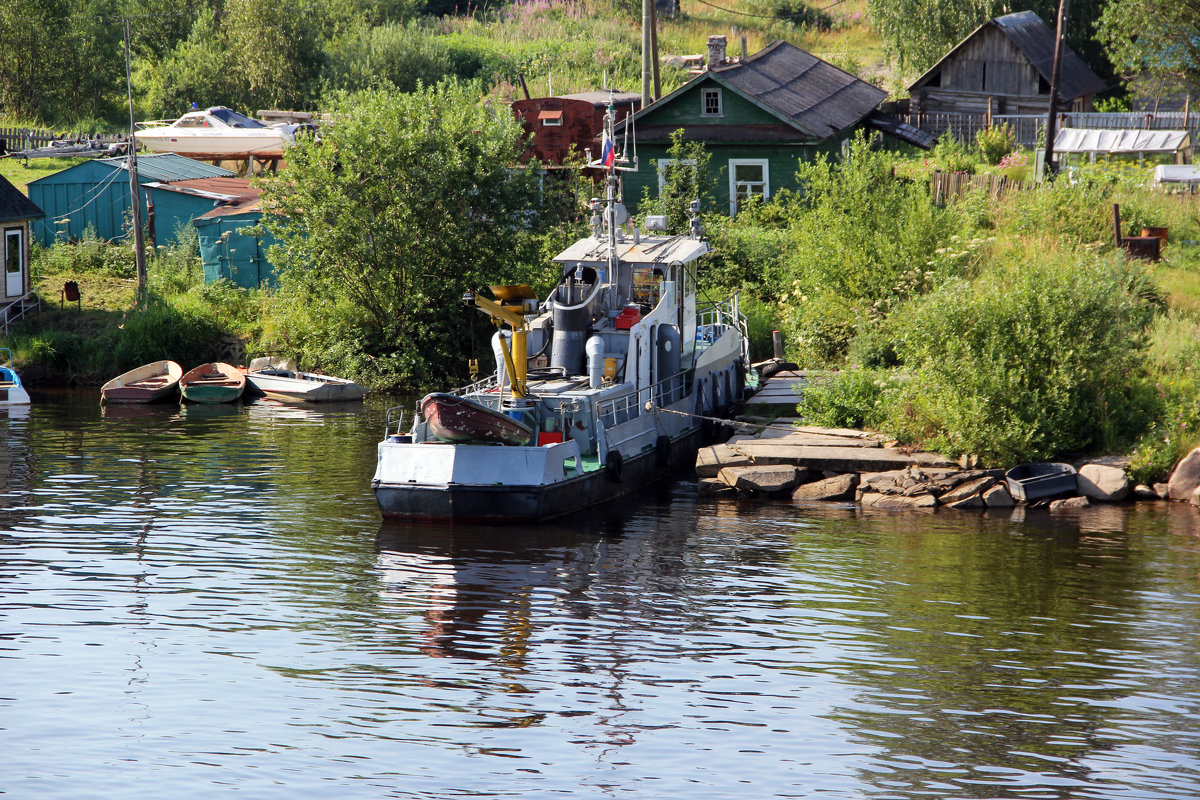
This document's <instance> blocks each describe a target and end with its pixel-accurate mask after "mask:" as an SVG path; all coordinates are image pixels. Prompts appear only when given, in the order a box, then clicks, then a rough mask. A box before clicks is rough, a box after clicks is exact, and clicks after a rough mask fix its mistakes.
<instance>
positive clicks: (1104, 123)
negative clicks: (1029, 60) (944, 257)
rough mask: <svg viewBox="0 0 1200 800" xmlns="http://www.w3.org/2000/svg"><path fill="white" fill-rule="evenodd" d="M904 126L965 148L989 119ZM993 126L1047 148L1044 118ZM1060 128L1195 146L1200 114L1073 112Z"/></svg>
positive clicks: (1017, 118) (924, 117) (996, 120)
mask: <svg viewBox="0 0 1200 800" xmlns="http://www.w3.org/2000/svg"><path fill="white" fill-rule="evenodd" d="M901 119H903V120H904V121H905V122H907V123H908V124H909V125H912V126H913V127H915V128H919V129H920V130H923V131H926V132H927V133H932V134H933V135H934V136H941V135H942V134H944V133H945V132H946V131H949V132H950V135H951V136H953V137H954V138H955V140H957V141H959V142H962V143H963V144H968V145H969V144H972V143H974V141H975V134H977V133H978V132H979V131H981V130H983V129H984V128H986V127H987V125H988V121H989V118H988V117H987V116H986V115H984V114H904V115H902V116H901ZM990 120H991V123H992V124H993V125H1000V124H1008V125H1009V126H1011V127H1012V130H1013V134H1014V135H1015V136H1016V139H1017V144H1018V145H1020V146H1021V147H1027V148H1040V147H1045V146H1046V115H1045V114H993V115H992V116H991V118H990ZM1058 127H1059V129H1060V130H1061V129H1062V128H1100V129H1104V130H1130V129H1138V130H1173V131H1179V130H1187V131H1189V132H1190V133H1191V135H1192V136H1191V138H1192V141H1193V142H1195V141H1196V140H1197V137H1198V136H1200V114H1192V113H1184V112H1182V111H1165V112H1160V113H1157V114H1150V113H1144V112H1138V111H1132V112H1120V113H1103V114H1102V113H1100V112H1094V111H1089V112H1081V111H1073V112H1070V113H1064V114H1059V115H1058Z"/></svg>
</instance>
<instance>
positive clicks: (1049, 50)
mask: <svg viewBox="0 0 1200 800" xmlns="http://www.w3.org/2000/svg"><path fill="white" fill-rule="evenodd" d="M989 25H991V26H995V27H996V28H998V29H999V30H1000V32H1001V33H1003V34H1004V35H1005V36H1006V37H1008V40H1009V41H1010V42H1012V43H1013V45H1015V46H1016V48H1017V49H1018V50H1020V51H1021V52H1022V53H1024V54H1025V57H1026V58H1028V59H1029V62H1030V63H1031V64H1033V66H1034V67H1035V68H1036V69H1037V71H1038V72H1039V73H1041V76H1042V77H1043V78H1044V79H1045V80H1046V83H1049V82H1050V78H1051V77H1052V76H1053V74H1054V31H1053V30H1051V29H1050V28H1049V27H1048V26H1047V25H1046V23H1044V22H1042V18H1041V17H1039V16H1038V15H1037V14H1035V13H1033V12H1032V11H1019V12H1017V13H1016V14H1005V15H1004V16H1003V17H996V18H995V19H990V20H988V21H987V22H985V23H983V24H982V25H980V26H979V27H978V28H976V29H975V30H974V31H972V32H971V35H970V36H968V37H967V38H966V39H963V40H962V41H961V42H959V43H958V44H957V45H955V46H954V48H953V49H952V50H950V52H949V53H947V54H946V55H945V56H943V57H942V60H941V61H939V62H937V63H936V64H934V65H933V66H932V67H930V68H929V69H928V70H927V71H926V72H925V74H924V75H922V76H921V77H919V78H917V79H916V80H915V81H913V83H912V85H911V86H909V87H908V88H909V89H910V90H912V89H915V88H917V87H919V86H921V85H922V84H924V83H925V81H926V80H928V79H929V78H930V77H932V76H933V75H934V73H936V72H937V71H938V70H939V69H940V68H941V66H942V64H943V63H945V61H946V60H947V59H948V58H950V56H952V55H954V52H955V51H956V50H958V48H960V47H962V46H963V44H965V43H966V42H967V41H969V40H970V39H971V38H972V37H974V36H975V35H976V34H977V33H979V31H981V30H983V29H984V28H986V27H988V26H989ZM1058 83H1059V86H1058V96H1059V98H1061V99H1062V100H1074V99H1075V98H1076V97H1082V96H1083V95H1086V94H1096V93H1097V92H1102V91H1104V90H1105V89H1107V88H1108V84H1106V83H1105V82H1104V81H1103V80H1102V79H1101V78H1100V76H1099V75H1097V74H1096V73H1095V72H1093V71H1092V68H1091V67H1089V66H1088V65H1087V64H1085V63H1084V62H1083V59H1082V58H1080V57H1079V56H1077V55H1075V52H1074V51H1073V50H1072V49H1071V48H1070V47H1067V45H1066V43H1065V42H1064V43H1063V51H1062V69H1061V70H1060V71H1059V76H1058Z"/></svg>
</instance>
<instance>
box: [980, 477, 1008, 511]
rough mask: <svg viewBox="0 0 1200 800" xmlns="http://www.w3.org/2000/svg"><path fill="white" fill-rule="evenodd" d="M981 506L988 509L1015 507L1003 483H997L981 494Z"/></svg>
mask: <svg viewBox="0 0 1200 800" xmlns="http://www.w3.org/2000/svg"><path fill="white" fill-rule="evenodd" d="M983 504H984V505H985V506H987V507H988V508H1012V507H1013V506H1014V505H1015V503H1014V502H1013V499H1012V495H1011V494H1009V493H1008V487H1006V486H1005V485H1004V484H1003V483H997V484H996V485H995V486H993V487H991V488H990V489H988V490H986V491H985V492H984V493H983Z"/></svg>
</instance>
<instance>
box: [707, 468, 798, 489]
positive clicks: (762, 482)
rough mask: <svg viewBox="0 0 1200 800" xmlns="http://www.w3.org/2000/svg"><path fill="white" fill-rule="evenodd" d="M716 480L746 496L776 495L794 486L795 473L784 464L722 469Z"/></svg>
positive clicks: (794, 470) (793, 469) (794, 469)
mask: <svg viewBox="0 0 1200 800" xmlns="http://www.w3.org/2000/svg"><path fill="white" fill-rule="evenodd" d="M717 478H718V480H720V481H721V482H722V483H724V484H726V485H727V486H732V487H733V488H735V489H737V490H738V491H739V492H745V493H746V494H752V495H754V494H778V493H780V492H786V491H788V490H789V489H791V488H792V487H794V486H795V485H796V479H797V471H796V468H795V467H793V466H789V465H786V464H783V465H773V466H766V467H760V466H749V467H724V468H722V469H721V471H720V472H719V473H718V474H717Z"/></svg>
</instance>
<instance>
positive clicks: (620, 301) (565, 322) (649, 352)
mask: <svg viewBox="0 0 1200 800" xmlns="http://www.w3.org/2000/svg"><path fill="white" fill-rule="evenodd" d="M611 118H612V109H611V107H610V110H609V118H608V120H607V122H606V131H607V132H608V134H609V136H608V137H606V139H607V140H608V141H611V138H610V137H611V124H612V123H611ZM606 155H607V149H606ZM589 166H590V167H593V168H600V169H606V170H608V188H607V192H606V198H605V199H604V200H601V199H596V200H593V201H592V209H593V212H594V216H593V217H592V231H593V233H592V235H591V236H589V237H587V238H585V239H582V240H580V241H578V242H576V243H575V244H574V245H572V246H571V247H569V248H567V249H566V250H565V251H563V252H562V253H561V254H559V255H558V256H557V257H556V258H555V261H556V262H558V264H559V268H560V278H559V281H558V285H557V286H556V287H555V288H554V290H553V291H552V292H551V293H550V296H549V297H548V298H547V299H546V300H545V301H543V302H540V303H539V302H538V300H537V298H536V296H535V295H534V294H533V292H532V291H531V290H530V288H529V287H527V286H493V287H491V291H492V298H485V297H482V296H479V295H477V294H474V293H472V294H470V295H468V297H466V298H464V299H466V300H467V301H468V302H470V303H471V304H472V305H474V306H475V307H476V308H478V309H479V310H481V311H483V312H484V313H486V314H488V315H489V316H490V317H492V319H493V320H494V321H496V322H497V323H503V324H505V325H507V326H508V328H509V329H508V330H501V331H500V332H498V333H496V334H495V336H494V337H493V340H492V349H493V352H494V353H495V356H496V371H495V373H494V374H492V375H491V376H489V377H488V378H486V379H484V380H482V381H479V382H477V383H475V384H473V385H471V386H468V387H465V388H462V389H458V390H455V391H454V392H450V393H433V394H430V395H427V396H426V397H425V398H424V400H422V402H421V403H420V405H419V408H418V412H417V413H416V414H415V415H414V418H413V419H412V421H411V425H410V426H408V427H407V428H406V427H405V426H404V423H403V421H402V413H401V409H399V408H394V409H391V410H389V412H388V415H387V420H386V422H385V430H384V437H383V440H382V441H381V442H380V443H379V445H378V450H377V461H376V469H375V476H374V478H373V480H372V481H371V487H372V489H373V490H374V492H375V498H376V501H377V502H378V504H379V509H380V512H381V513H382V514H383V516H384V517H387V518H395V519H406V520H414V521H425V522H448V523H459V522H471V523H493V522H522V521H540V520H544V519H549V518H552V517H556V516H560V515H563V514H567V513H570V512H573V511H578V510H580V509H583V508H586V507H589V506H594V505H597V504H600V503H605V502H609V501H611V500H613V499H614V498H617V497H619V496H621V495H624V494H627V493H629V492H632V491H634V490H635V489H638V488H641V487H644V486H646V485H648V484H650V483H651V482H653V481H656V480H658V479H661V478H665V477H667V476H668V475H670V474H671V473H672V471H673V470H674V468H676V467H684V466H686V467H690V466H691V465H692V464H694V462H695V454H696V450H697V448H698V447H699V446H700V444H701V443H702V442H703V440H704V439H705V438H706V437H705V434H706V433H711V430H706V429H710V428H711V427H712V425H713V423H712V420H713V419H714V417H715V416H719V415H721V414H723V413H726V412H728V411H729V410H730V408H731V406H732V405H733V404H734V403H735V402H736V401H737V400H738V399H740V397H741V395H742V392H743V390H744V386H745V377H746V372H747V370H748V367H749V353H748V347H747V334H746V327H745V320H744V318H743V317H742V315H741V313H740V311H739V309H738V302H737V297H736V296H734V297H731V298H729V299H728V300H725V301H722V302H719V303H710V304H702V303H700V302H699V301H698V298H697V289H696V287H697V281H696V264H697V261H698V260H699V259H700V258H701V257H702V256H703V255H705V254H706V253H707V252H708V250H709V248H708V245H707V244H706V243H705V242H704V241H703V240H702V239H701V238H700V223H699V220H698V217H697V216H696V215H697V214H698V211H699V203H698V202H695V203H693V204H692V212H693V217H692V224H691V233H690V235H675V236H671V235H667V234H666V233H665V232H663V231H662V230H661V228H664V227H665V219H661V220H657V221H656V222H655V224H654V225H653V227H656V228H660V230H659V231H651V230H646V231H638V230H637V229H625V228H623V225H624V223H625V221H626V220H625V217H626V215H625V214H624V208H623V207H622V206H621V205H620V203H619V202H618V201H617V198H616V188H617V178H616V171H617V170H619V169H622V168H623V160H622V159H615V163H614V159H601V160H600V161H598V162H596V163H594V164H590V165H589ZM628 168H630V169H636V165H634V166H632V167H628ZM660 222H661V224H659V223H660ZM649 227H651V224H650V223H649V220H648V224H647V228H649ZM509 421H512V422H516V423H519V425H518V424H513V425H510V424H507V422H509Z"/></svg>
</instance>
